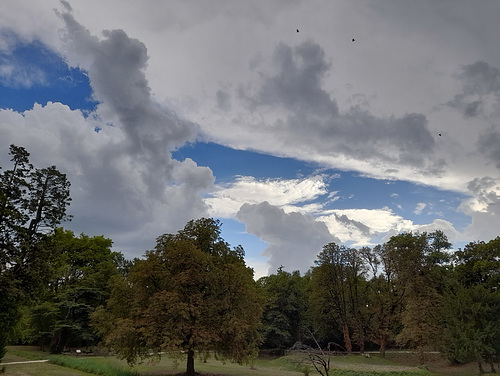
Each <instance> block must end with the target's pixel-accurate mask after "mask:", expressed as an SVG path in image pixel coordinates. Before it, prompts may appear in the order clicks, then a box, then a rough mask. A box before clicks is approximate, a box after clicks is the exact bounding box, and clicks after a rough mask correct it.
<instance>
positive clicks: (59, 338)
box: [31, 228, 118, 353]
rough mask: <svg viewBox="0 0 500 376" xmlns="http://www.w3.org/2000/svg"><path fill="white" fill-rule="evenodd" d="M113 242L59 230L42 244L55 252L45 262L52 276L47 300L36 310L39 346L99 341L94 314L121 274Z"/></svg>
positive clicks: (60, 347) (33, 319)
mask: <svg viewBox="0 0 500 376" xmlns="http://www.w3.org/2000/svg"><path fill="white" fill-rule="evenodd" d="M111 244H112V243H111V240H110V239H106V238H104V237H102V236H95V237H88V236H86V235H83V234H82V235H80V236H79V237H76V236H75V235H74V234H73V232H72V231H69V230H63V229H62V228H57V229H55V231H54V232H53V233H52V234H50V235H49V236H47V237H46V238H45V239H44V241H43V242H42V244H41V246H42V247H43V248H44V249H47V254H49V255H50V257H49V258H48V260H46V262H47V265H48V268H49V270H50V278H49V280H48V283H47V285H46V289H45V291H44V296H43V299H42V300H41V301H40V303H39V304H37V305H35V306H34V307H33V308H32V311H31V323H32V328H33V330H34V335H33V339H35V340H37V341H38V343H39V344H40V347H42V348H43V347H44V346H45V345H47V344H48V342H49V341H50V342H49V343H50V347H51V351H52V352H54V353H60V352H62V350H63V348H64V347H66V346H88V345H92V344H96V343H97V341H98V337H96V336H95V334H94V333H93V331H92V329H91V328H90V325H89V323H90V314H91V313H92V312H93V311H94V310H95V309H96V308H97V307H98V306H100V305H102V304H104V302H105V301H106V299H107V298H108V296H109V292H110V288H109V287H108V282H109V280H110V278H111V277H112V276H113V275H116V274H118V270H117V265H116V263H115V262H116V260H117V255H118V254H117V253H116V252H112V251H111Z"/></svg>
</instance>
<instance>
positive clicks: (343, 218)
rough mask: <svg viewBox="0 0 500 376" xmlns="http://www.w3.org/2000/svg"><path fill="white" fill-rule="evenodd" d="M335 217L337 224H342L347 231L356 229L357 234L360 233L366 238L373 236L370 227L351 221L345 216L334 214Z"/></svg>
mask: <svg viewBox="0 0 500 376" xmlns="http://www.w3.org/2000/svg"><path fill="white" fill-rule="evenodd" d="M334 216H335V219H336V220H337V222H339V223H341V224H342V225H343V226H344V227H345V228H346V229H354V230H355V231H356V232H358V231H359V232H360V233H361V234H362V235H363V236H364V237H370V236H371V231H370V227H368V226H367V225H365V224H364V223H362V222H359V221H356V220H354V219H350V218H349V217H348V216H347V215H345V214H342V215H338V214H335V213H334Z"/></svg>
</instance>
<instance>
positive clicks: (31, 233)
mask: <svg viewBox="0 0 500 376" xmlns="http://www.w3.org/2000/svg"><path fill="white" fill-rule="evenodd" d="M9 154H10V156H11V162H12V166H11V167H10V168H9V169H6V170H4V171H3V173H1V174H0V359H1V357H2V356H3V354H4V348H5V343H6V341H7V338H8V337H9V335H10V332H11V331H12V328H13V327H14V326H15V323H16V322H17V320H19V317H20V311H19V309H18V308H19V307H20V305H21V304H23V303H24V302H25V301H26V300H27V299H30V298H32V297H34V296H35V295H36V293H37V291H38V289H39V288H40V286H42V284H43V280H44V278H46V276H47V268H46V263H45V262H44V260H45V255H44V253H43V249H42V248H41V247H40V246H39V245H40V241H41V240H42V239H43V237H44V236H45V234H47V233H48V232H49V231H50V230H51V229H53V228H54V227H55V226H57V225H58V224H59V223H60V222H61V221H63V220H65V219H69V218H68V216H67V215H66V208H67V206H68V205H69V203H70V197H69V187H70V183H69V181H68V180H67V179H66V175H65V174H63V173H61V172H59V171H58V170H57V169H56V167H55V166H51V167H48V168H41V169H38V168H34V166H33V165H32V164H31V163H30V162H29V153H28V152H27V151H26V150H25V149H24V148H22V147H19V146H15V145H11V146H10V153H9Z"/></svg>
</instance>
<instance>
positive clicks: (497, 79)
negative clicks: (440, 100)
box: [447, 61, 500, 117]
mask: <svg viewBox="0 0 500 376" xmlns="http://www.w3.org/2000/svg"><path fill="white" fill-rule="evenodd" d="M455 77H456V78H457V79H458V80H460V81H462V85H463V88H462V92H461V93H459V94H457V95H455V97H454V99H453V100H452V101H450V102H448V103H447V105H448V106H450V107H453V108H456V109H458V110H459V111H461V112H462V113H463V115H464V116H465V117H475V116H478V115H481V114H484V105H485V100H484V99H485V96H487V95H489V94H493V95H495V96H496V100H497V101H500V70H499V69H498V68H495V67H492V66H491V65H489V64H488V63H486V62H484V61H477V62H475V63H473V64H469V65H464V66H462V69H461V72H460V73H459V74H457V75H455ZM477 98H479V99H477Z"/></svg>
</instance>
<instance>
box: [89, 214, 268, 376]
mask: <svg viewBox="0 0 500 376" xmlns="http://www.w3.org/2000/svg"><path fill="white" fill-rule="evenodd" d="M145 256H146V257H145V259H143V260H137V261H136V263H135V265H134V267H133V268H132V270H131V271H130V273H129V274H128V275H127V276H126V277H117V278H115V279H114V281H113V284H114V287H113V290H112V292H111V296H110V298H109V300H108V301H107V304H106V306H103V307H101V308H100V309H98V310H97V311H96V312H95V313H94V314H93V322H94V326H95V328H96V329H97V330H98V332H99V333H100V334H101V335H102V336H103V337H104V341H105V343H106V344H107V345H108V346H110V347H112V348H113V349H114V350H115V351H117V352H118V354H120V355H121V356H122V357H124V358H125V359H126V360H127V361H128V362H129V363H134V362H136V361H138V360H140V359H142V358H145V357H148V356H152V355H153V356H159V354H160V353H161V352H162V351H165V350H167V351H170V352H174V353H175V352H184V353H185V354H187V366H186V374H187V375H194V374H195V368H194V357H195V353H196V352H198V353H201V354H205V355H206V356H208V354H209V352H215V354H216V355H217V356H218V357H222V358H229V359H233V360H235V361H238V362H244V361H246V360H248V359H249V357H251V356H253V355H255V353H256V351H257V346H258V344H259V343H260V335H259V330H258V329H259V326H260V320H261V314H262V305H263V304H262V299H261V297H260V295H259V293H258V290H257V285H256V283H255V282H254V280H253V270H252V269H250V268H248V267H246V266H245V262H244V259H243V256H244V253H243V250H242V248H241V247H237V248H235V249H231V248H230V247H229V245H228V244H227V243H226V242H225V241H224V240H223V239H222V238H221V236H220V222H218V221H216V220H213V219H206V218H203V219H200V220H196V221H191V222H189V223H188V224H187V225H186V226H185V228H184V229H183V230H181V231H179V232H178V233H177V234H175V235H174V234H166V235H162V236H160V237H159V238H158V239H157V245H156V248H155V249H154V250H152V251H148V252H146V255H145Z"/></svg>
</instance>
